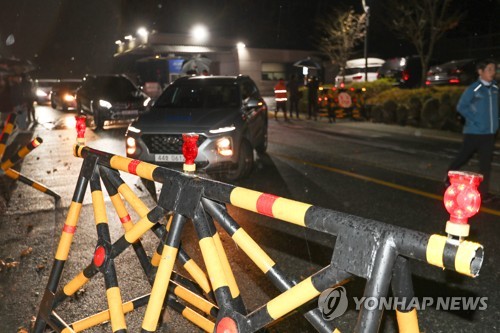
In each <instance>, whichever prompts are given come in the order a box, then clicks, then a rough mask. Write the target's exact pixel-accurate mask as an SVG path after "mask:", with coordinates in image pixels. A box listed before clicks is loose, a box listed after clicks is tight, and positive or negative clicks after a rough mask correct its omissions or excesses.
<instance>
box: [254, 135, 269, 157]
mask: <svg viewBox="0 0 500 333" xmlns="http://www.w3.org/2000/svg"><path fill="white" fill-rule="evenodd" d="M255 151H256V152H257V153H259V154H261V155H262V154H265V153H266V151H267V128H266V131H265V133H264V139H263V141H262V143H260V144H259V145H258V146H257V147H255Z"/></svg>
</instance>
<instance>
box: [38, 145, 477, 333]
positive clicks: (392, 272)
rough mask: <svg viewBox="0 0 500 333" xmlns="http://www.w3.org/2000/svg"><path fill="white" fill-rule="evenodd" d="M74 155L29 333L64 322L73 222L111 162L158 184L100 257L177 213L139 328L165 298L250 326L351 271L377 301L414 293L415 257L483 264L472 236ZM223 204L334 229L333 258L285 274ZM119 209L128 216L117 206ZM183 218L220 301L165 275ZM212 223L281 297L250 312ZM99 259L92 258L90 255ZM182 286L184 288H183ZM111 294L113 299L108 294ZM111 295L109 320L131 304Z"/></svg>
mask: <svg viewBox="0 0 500 333" xmlns="http://www.w3.org/2000/svg"><path fill="white" fill-rule="evenodd" d="M75 155H76V156H79V157H83V158H84V163H83V166H82V171H81V173H80V177H79V181H78V183H77V188H76V190H75V196H74V203H73V204H72V207H70V214H68V219H67V220H66V224H65V227H64V229H63V235H62V237H61V241H60V244H59V247H58V251H57V252H56V258H55V263H54V266H53V268H52V272H51V276H50V277H49V282H48V285H47V288H46V292H45V294H44V298H43V300H42V303H41V306H40V310H39V313H38V317H37V321H36V324H35V332H42V331H43V329H44V328H45V326H46V324H49V326H51V327H52V328H53V329H56V330H57V329H58V327H60V326H61V320H60V319H58V320H54V317H55V315H54V314H55V312H54V308H55V306H54V305H55V303H56V302H54V295H55V293H56V289H57V286H58V284H59V279H60V276H61V274H62V268H63V266H64V262H65V260H66V259H67V254H68V252H69V246H70V244H71V239H72V237H73V233H74V230H75V228H76V218H77V215H78V210H79V208H80V206H81V202H82V201H81V200H82V199H83V192H84V191H85V188H86V182H88V180H89V179H90V177H91V176H92V174H93V173H94V174H95V172H94V171H93V170H94V168H95V166H96V165H99V170H100V173H101V176H102V175H105V174H106V173H110V172H115V171H109V170H117V171H122V172H128V173H131V174H135V175H138V176H140V177H142V178H145V179H148V180H152V181H156V182H160V183H162V184H163V187H162V191H161V193H160V197H159V200H158V205H157V206H156V207H154V208H153V209H151V210H149V211H148V212H147V213H146V214H139V215H141V216H142V218H141V219H140V220H139V221H138V222H137V223H136V224H134V225H133V227H131V228H130V229H129V230H127V231H126V232H125V235H124V236H122V237H121V238H120V239H118V240H117V241H116V242H115V243H113V244H107V245H106V247H104V249H105V251H104V258H105V259H104V264H106V263H105V262H106V260H109V259H110V258H115V257H116V256H118V255H119V254H121V253H122V252H123V251H124V250H125V249H126V248H127V247H128V246H130V245H132V244H134V243H135V242H136V241H137V240H139V238H140V237H141V236H142V235H143V234H144V233H145V232H146V231H147V230H150V229H153V228H159V227H158V221H160V220H161V219H162V218H163V217H164V216H165V215H166V214H167V213H169V212H173V218H172V221H171V223H170V226H169V231H168V232H164V233H163V240H162V243H161V244H160V247H161V249H162V250H161V252H162V253H161V259H160V260H159V261H158V262H159V263H158V262H157V266H158V268H157V269H156V270H153V271H155V276H154V279H151V281H152V285H153V286H152V290H151V295H149V296H148V297H147V301H146V300H145V298H144V299H143V300H144V301H143V302H142V303H143V304H144V303H147V304H146V306H147V308H146V313H145V316H144V319H143V324H142V332H153V331H156V329H157V324H158V320H159V314H160V312H161V310H162V308H163V307H164V306H165V305H170V306H172V307H173V308H174V309H175V308H177V310H178V311H179V312H181V313H182V314H183V315H184V316H185V317H186V318H188V319H189V320H191V321H192V322H193V323H195V324H196V325H198V326H199V327H201V328H202V329H204V330H207V331H212V330H215V332H255V331H258V330H259V329H261V328H263V327H266V326H268V325H270V324H271V323H272V322H273V321H275V320H277V319H279V318H281V317H283V316H285V315H286V314H288V313H290V312H291V311H293V310H295V309H299V308H300V307H301V306H302V305H304V304H306V303H308V302H310V301H312V300H313V299H316V298H317V297H318V296H319V295H320V293H321V292H322V291H324V290H326V289H328V288H330V287H332V286H337V285H339V284H343V283H345V282H346V281H348V280H349V279H352V278H354V277H360V278H364V279H366V285H365V291H364V296H365V297H366V299H373V298H375V299H378V300H380V299H381V298H382V297H385V296H387V295H388V292H389V288H391V287H392V292H393V294H394V295H395V296H396V297H401V298H405V297H406V298H407V299H410V298H411V297H413V288H412V281H411V274H410V270H409V266H408V262H409V260H411V259H413V260H420V261H424V262H427V263H429V264H431V265H434V266H438V267H440V268H447V269H451V270H455V271H457V272H459V273H461V274H464V275H467V276H470V277H475V276H477V275H478V273H479V270H480V268H481V265H482V261H483V247H482V246H481V245H480V244H477V243H474V242H470V241H463V240H462V241H457V240H456V239H453V238H448V237H447V236H441V235H429V234H425V233H421V232H418V231H413V230H409V229H405V228H401V227H397V226H393V225H388V224H384V223H381V222H378V221H373V220H370V219H366V218H361V217H357V216H353V215H349V214H345V213H341V212H337V211H333V210H329V209H325V208H321V207H317V206H313V205H310V204H306V203H302V202H297V201H294V200H290V199H286V198H282V197H278V196H275V195H272V194H267V193H261V192H257V191H253V190H249V189H245V188H241V187H236V186H232V185H229V184H224V183H220V182H216V181H212V180H208V179H204V178H200V177H196V176H193V175H186V174H183V173H180V172H177V171H174V170H169V169H166V168H162V167H159V166H155V165H152V164H148V163H145V162H141V161H137V160H132V159H129V158H125V157H121V156H117V155H113V154H109V153H106V152H102V151H98V150H94V149H91V148H89V147H80V146H75ZM89 170H90V171H89ZM105 183H106V182H105ZM116 185H117V184H115V186H116ZM96 188H97V185H94V189H96ZM117 188H118V189H119V187H117ZM112 193H113V192H111V193H110V194H111V195H112ZM224 203H228V204H231V205H233V206H236V207H239V208H242V209H246V210H249V211H252V212H255V213H259V214H262V215H265V216H269V217H273V218H276V219H279V220H282V221H285V222H288V223H292V224H295V225H298V226H302V227H305V228H310V229H314V230H316V231H319V232H323V233H327V234H330V235H334V236H336V242H335V247H334V251H333V255H332V259H331V263H330V265H328V266H326V267H324V268H323V269H321V270H320V271H318V272H317V273H314V274H312V275H311V276H309V277H308V278H306V279H304V280H302V281H294V280H293V279H290V278H288V277H287V276H286V275H285V274H283V272H282V271H281V270H280V269H279V267H278V266H277V264H276V263H275V262H274V261H273V260H272V259H271V258H270V257H269V256H268V255H267V254H266V253H265V251H264V250H263V249H262V248H261V247H260V246H259V245H258V244H257V243H256V242H255V241H254V240H253V239H252V238H251V237H250V236H249V235H248V234H247V233H246V232H245V231H244V230H243V229H242V228H241V227H240V226H239V225H238V223H237V222H236V221H234V220H233V219H232V217H231V216H230V215H229V214H228V212H227V210H226V208H225V206H224V205H223V204H224ZM98 212H100V213H99V214H100V215H101V218H100V219H97V218H96V222H97V221H98V220H99V221H101V220H103V219H104V217H102V209H98ZM121 214H122V215H125V213H123V212H122V213H121ZM188 221H192V223H193V224H194V227H195V229H196V232H197V234H198V237H199V245H200V249H201V252H202V256H203V259H204V261H205V266H206V267H207V273H208V277H209V280H210V284H211V287H212V290H213V292H214V295H215V300H216V304H212V303H210V302H207V300H203V301H202V300H201V299H200V294H197V293H196V290H194V291H193V294H194V295H196V297H191V296H192V295H190V294H189V293H186V290H187V289H188V288H184V289H182V291H181V292H178V293H176V292H175V290H172V287H173V286H175V287H174V288H177V286H176V284H175V282H171V280H172V276H173V275H174V272H173V265H174V262H175V260H176V259H177V258H178V252H179V242H180V235H181V233H182V229H183V226H184V225H185V224H186V223H187V222H188ZM214 221H217V223H218V224H219V225H220V226H221V227H222V228H223V229H224V230H226V232H227V233H228V234H229V235H230V236H231V237H232V239H233V240H234V241H235V242H236V244H237V245H238V246H239V247H240V248H241V249H242V250H243V251H244V252H245V253H246V254H247V255H248V256H249V258H250V259H251V260H252V261H253V262H254V263H255V264H256V265H257V267H259V268H260V269H261V270H262V272H263V273H264V274H265V275H266V276H267V277H268V278H269V279H270V281H271V282H272V283H273V284H274V285H276V287H277V288H278V289H279V290H280V291H281V294H279V295H278V296H277V297H275V298H274V299H272V300H270V301H268V302H267V303H266V304H264V305H263V306H261V307H260V308H258V309H256V310H254V311H252V312H251V313H248V314H247V313H246V311H245V308H244V305H243V302H242V300H241V295H240V294H239V290H238V286H237V283H236V280H235V279H234V276H233V274H232V271H231V268H230V266H229V264H228V262H227V257H226V254H225V251H224V249H223V248H222V245H221V242H220V239H219V237H218V235H217V233H216V232H215V227H214ZM164 230H166V227H165V229H164ZM101 238H102V237H101ZM95 258H96V256H94V260H95ZM94 268H95V267H94ZM83 279H84V278H82V280H83ZM80 283H81V282H80ZM73 289H74V288H73ZM183 292H184V295H182V296H181V294H182V293H183ZM176 296H178V297H180V298H181V299H183V300H184V301H186V302H187V303H189V304H191V305H193V306H195V307H196V308H197V309H200V310H201V311H202V312H204V313H205V314H206V315H208V314H210V315H211V316H214V317H215V320H214V321H212V320H211V319H209V318H207V317H203V316H198V315H195V313H198V312H193V311H194V310H190V311H188V310H186V309H187V308H188V307H185V306H184V307H183V305H182V304H181V303H179V304H177V303H176V302H177V299H175V298H174V297H176ZM108 299H110V297H109V296H108ZM112 302H113V306H114V310H113V311H115V312H116V314H113V311H112V310H111V305H110V309H109V311H108V312H106V313H108V314H107V315H106V316H103V315H101V316H103V317H106V318H111V320H112V322H113V319H112V318H113V317H115V318H118V319H115V323H116V322H118V323H121V320H122V315H123V313H124V312H126V311H128V310H129V307H130V306H131V305H130V302H126V303H124V304H123V310H122V313H119V312H120V311H119V308H120V307H119V306H118V305H119V303H121V300H118V297H117V296H115V298H114V300H112ZM127 304H129V305H127ZM56 305H57V304H56ZM125 305H127V309H125ZM397 310H398V311H397V320H398V325H399V327H400V331H401V332H418V331H419V328H418V320H417V317H416V311H415V309H414V308H412V307H411V304H408V303H402V304H400V306H398V309H397ZM198 314H199V313H198ZM303 314H304V316H305V318H306V319H307V320H308V321H309V322H310V323H311V324H312V325H313V326H314V327H315V328H316V329H317V330H318V331H319V332H332V331H334V330H335V331H337V330H336V329H335V327H334V324H333V322H331V321H327V320H325V319H323V318H322V313H321V311H320V310H319V309H318V308H316V309H314V310H309V311H308V310H304V313H303ZM382 315H383V309H382V308H378V307H376V308H373V307H363V306H362V307H361V310H360V314H359V316H358V320H357V323H356V329H355V331H356V332H377V331H378V328H379V325H380V322H381V318H382ZM57 317H58V318H59V316H57ZM202 318H203V319H202ZM58 325H59V326H58ZM120 327H121V326H118V327H116V324H115V327H113V331H114V332H116V331H119V330H120V329H121V328H120Z"/></svg>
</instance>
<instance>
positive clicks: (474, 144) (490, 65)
mask: <svg viewBox="0 0 500 333" xmlns="http://www.w3.org/2000/svg"><path fill="white" fill-rule="evenodd" d="M476 67H477V71H478V74H479V79H478V80H477V81H476V82H474V83H473V84H471V85H470V86H469V87H468V88H467V89H466V90H465V91H464V93H463V94H462V96H461V97H460V100H459V101H458V105H457V111H458V112H459V113H460V114H461V115H462V116H463V117H464V118H465V125H464V128H463V134H464V139H463V143H462V148H461V149H460V152H459V153H458V155H457V157H456V158H455V160H454V161H453V162H452V163H451V164H450V166H449V167H448V171H449V170H459V169H460V168H461V167H462V166H463V165H464V164H465V163H467V161H468V160H469V159H470V158H471V157H472V155H473V154H474V153H475V152H477V153H478V155H479V172H480V173H481V174H482V175H483V177H484V178H483V181H482V182H481V184H480V185H479V192H480V193H481V197H482V199H483V202H489V201H491V200H493V197H494V196H493V195H491V194H490V193H489V192H488V190H489V182H490V173H491V161H492V158H493V150H494V148H495V136H496V133H497V131H498V86H497V85H496V82H495V81H494V80H493V78H494V77H495V72H496V63H495V62H494V61H493V60H484V61H479V62H478V63H477V66H476ZM445 185H447V186H449V179H448V177H446V180H445Z"/></svg>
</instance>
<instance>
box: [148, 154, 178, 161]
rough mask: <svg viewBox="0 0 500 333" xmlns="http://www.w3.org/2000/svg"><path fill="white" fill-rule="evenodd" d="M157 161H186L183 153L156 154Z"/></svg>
mask: <svg viewBox="0 0 500 333" xmlns="http://www.w3.org/2000/svg"><path fill="white" fill-rule="evenodd" d="M155 162H184V156H183V155H181V154H156V155H155Z"/></svg>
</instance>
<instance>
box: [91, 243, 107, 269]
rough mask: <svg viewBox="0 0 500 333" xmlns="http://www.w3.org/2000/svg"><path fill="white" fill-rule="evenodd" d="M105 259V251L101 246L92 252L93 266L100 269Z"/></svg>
mask: <svg viewBox="0 0 500 333" xmlns="http://www.w3.org/2000/svg"><path fill="white" fill-rule="evenodd" d="M105 259H106V249H105V248H104V247H103V246H98V247H97V248H96V249H95V252H94V265H96V266H97V267H101V266H102V264H104V260H105Z"/></svg>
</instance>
